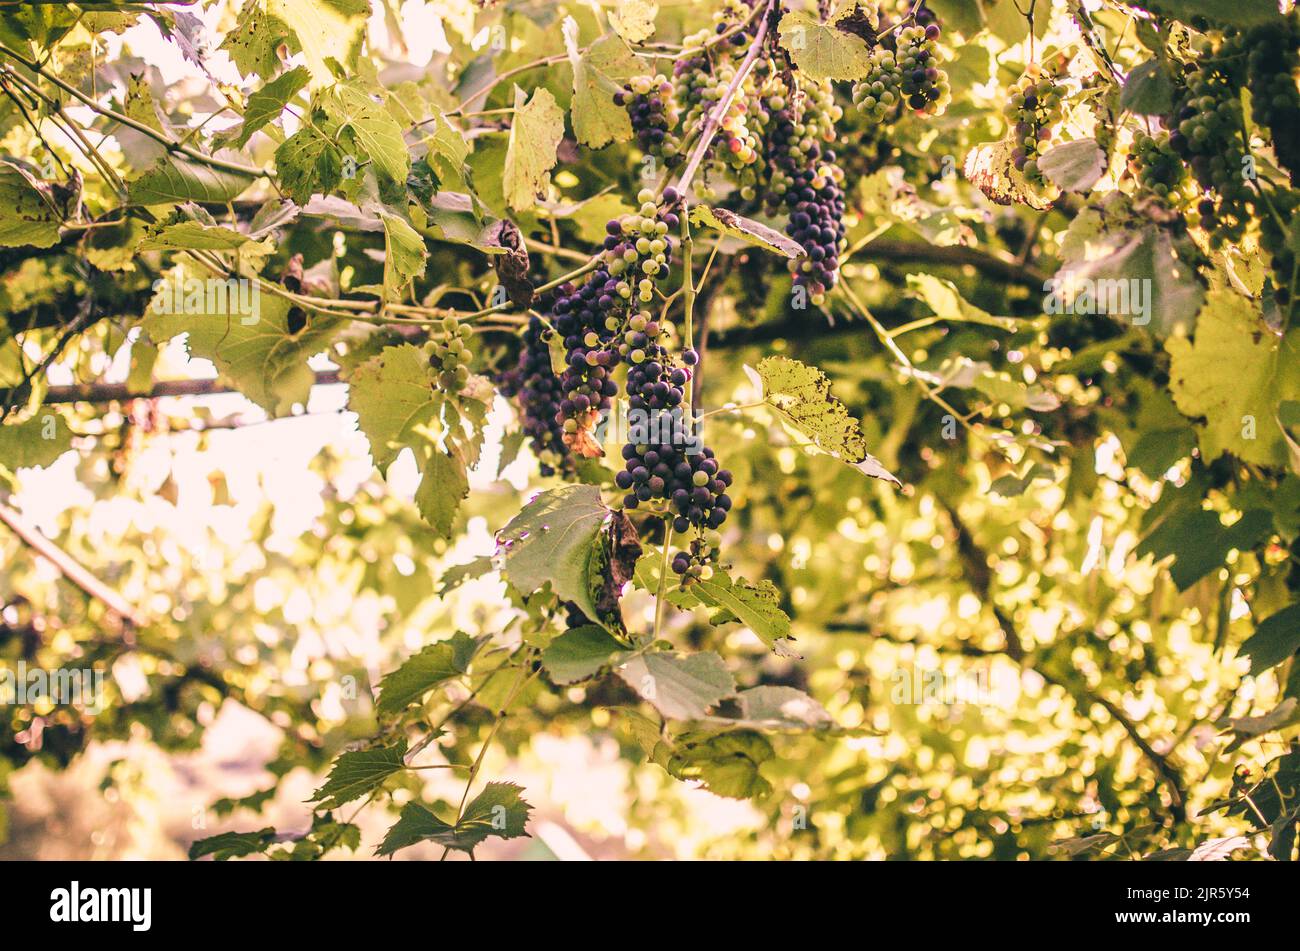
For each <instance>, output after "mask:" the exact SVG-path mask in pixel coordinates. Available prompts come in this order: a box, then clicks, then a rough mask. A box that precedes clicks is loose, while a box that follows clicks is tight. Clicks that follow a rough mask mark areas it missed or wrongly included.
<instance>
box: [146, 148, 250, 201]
mask: <svg viewBox="0 0 1300 951" xmlns="http://www.w3.org/2000/svg"><path fill="white" fill-rule="evenodd" d="M252 183H253V178H252V176H250V175H244V174H242V173H240V172H232V171H229V170H227V169H222V168H213V167H212V166H210V165H205V164H203V163H202V162H196V161H192V160H189V159H182V158H178V157H176V156H166V157H164V158H161V159H159V160H158V162H157V163H155V164H154V165H152V166H151V167H150V168H148V169H146V170H145V172H144V173H143V174H142V175H141V176H140V177H139V178H137V179H135V180H134V181H132V182H130V183H129V184H128V185H127V195H128V196H129V198H130V200H131V202H132V203H133V204H136V205H167V204H173V203H175V202H184V201H192V202H206V203H211V204H225V203H226V202H228V201H234V200H235V199H236V198H238V197H239V196H240V195H241V194H242V193H243V192H244V190H245V189H247V188H248V186H249V185H251V184H252Z"/></svg>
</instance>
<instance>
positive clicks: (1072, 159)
mask: <svg viewBox="0 0 1300 951" xmlns="http://www.w3.org/2000/svg"><path fill="white" fill-rule="evenodd" d="M1038 168H1039V169H1040V170H1041V171H1042V173H1043V174H1044V175H1045V176H1046V177H1047V180H1048V181H1049V182H1051V183H1052V184H1053V185H1055V186H1056V187H1057V188H1059V189H1061V190H1062V191H1067V192H1088V191H1091V190H1092V186H1094V185H1096V184H1097V182H1098V180H1099V179H1100V178H1101V176H1102V175H1103V174H1104V173H1105V171H1106V153H1105V152H1103V151H1102V148H1101V146H1100V145H1098V144H1097V140H1096V139H1092V138H1088V139H1075V140H1074V141H1073V142H1062V143H1061V144H1059V145H1054V146H1052V147H1051V148H1049V149H1048V150H1047V151H1046V152H1044V153H1043V154H1042V155H1041V156H1039V158H1038Z"/></svg>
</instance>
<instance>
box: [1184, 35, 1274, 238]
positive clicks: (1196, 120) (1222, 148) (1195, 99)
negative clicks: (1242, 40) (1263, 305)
mask: <svg viewBox="0 0 1300 951" xmlns="http://www.w3.org/2000/svg"><path fill="white" fill-rule="evenodd" d="M1220 53H1221V54H1223V55H1224V59H1225V60H1227V61H1228V62H1231V61H1232V60H1233V59H1235V58H1236V57H1235V56H1234V55H1233V52H1232V50H1231V49H1230V48H1226V47H1225V49H1223V50H1221V51H1220ZM1219 62H1220V60H1219V57H1217V56H1214V55H1211V54H1210V53H1208V52H1206V53H1205V54H1204V55H1203V56H1202V58H1201V59H1200V60H1199V61H1198V64H1197V65H1196V67H1194V68H1193V69H1192V71H1191V72H1190V73H1188V75H1187V76H1186V85H1185V87H1184V89H1183V94H1182V95H1181V97H1180V98H1179V100H1178V102H1177V104H1176V106H1175V111H1174V114H1173V116H1172V120H1171V122H1170V124H1169V125H1170V129H1171V131H1170V134H1169V145H1170V146H1171V147H1172V148H1173V150H1174V151H1175V152H1176V153H1177V154H1178V156H1179V157H1180V158H1182V159H1183V160H1184V161H1185V162H1187V163H1188V165H1189V166H1190V167H1191V170H1192V174H1193V175H1194V176H1195V178H1196V181H1197V183H1198V184H1200V186H1201V187H1202V188H1203V189H1205V190H1206V191H1207V192H1209V193H1211V194H1210V195H1209V196H1207V197H1205V198H1203V199H1202V200H1201V201H1200V203H1199V204H1198V206H1197V209H1196V211H1197V218H1196V219H1194V220H1193V223H1199V224H1200V226H1201V227H1202V228H1204V229H1205V230H1206V231H1207V232H1209V235H1210V246H1211V247H1213V248H1216V249H1217V248H1220V247H1222V246H1223V245H1224V244H1226V243H1229V242H1233V241H1238V240H1240V239H1241V237H1242V236H1243V235H1244V234H1245V232H1246V226H1247V224H1248V223H1249V221H1250V218H1251V214H1252V212H1253V210H1254V195H1253V194H1252V191H1251V186H1250V184H1249V169H1250V168H1251V167H1252V164H1253V160H1252V159H1251V158H1250V157H1249V154H1248V152H1247V151H1246V145H1245V140H1244V139H1243V137H1242V129H1243V128H1245V124H1244V123H1245V117H1244V114H1243V112H1242V108H1241V100H1240V98H1239V96H1238V92H1237V85H1236V83H1235V82H1234V81H1233V78H1232V75H1231V72H1230V69H1231V67H1229V68H1227V69H1225V68H1221V67H1220V65H1219ZM1216 199H1217V200H1216Z"/></svg>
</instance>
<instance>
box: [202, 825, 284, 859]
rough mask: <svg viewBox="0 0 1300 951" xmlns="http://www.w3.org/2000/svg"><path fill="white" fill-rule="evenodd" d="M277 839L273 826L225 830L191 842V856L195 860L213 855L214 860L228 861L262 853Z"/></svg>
mask: <svg viewBox="0 0 1300 951" xmlns="http://www.w3.org/2000/svg"><path fill="white" fill-rule="evenodd" d="M276 839H277V836H276V832H275V829H274V828H271V827H267V828H265V829H259V830H258V831H257V832H223V833H221V834H220V835H210V836H208V837H207V838H206V839H198V840H196V841H194V842H192V843H190V851H189V857H190V861H195V860H197V859H201V858H203V857H204V856H205V855H211V856H212V858H213V860H214V861H217V862H226V861H229V860H230V859H238V858H243V857H244V856H246V855H261V854H262V853H263V852H265V851H266V850H267V849H268V848H270V847H271V846H272V845H274V844H275V842H276Z"/></svg>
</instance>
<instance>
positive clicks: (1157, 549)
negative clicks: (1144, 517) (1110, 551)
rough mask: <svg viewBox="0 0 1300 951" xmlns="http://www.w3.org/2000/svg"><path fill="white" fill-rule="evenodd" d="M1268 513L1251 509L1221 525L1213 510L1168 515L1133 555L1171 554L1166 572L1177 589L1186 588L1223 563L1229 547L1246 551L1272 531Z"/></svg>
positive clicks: (1140, 556)
mask: <svg viewBox="0 0 1300 951" xmlns="http://www.w3.org/2000/svg"><path fill="white" fill-rule="evenodd" d="M1272 526H1273V518H1272V515H1271V514H1270V513H1269V512H1268V511H1266V510H1264V509H1251V510H1250V511H1249V512H1246V513H1245V514H1244V515H1242V517H1241V518H1240V519H1238V520H1237V521H1236V522H1234V523H1233V524H1232V525H1231V526H1229V527H1227V528H1225V527H1224V526H1223V523H1222V522H1220V521H1219V515H1218V513H1217V512H1211V511H1209V510H1208V509H1201V508H1194V509H1190V510H1187V511H1182V512H1177V513H1175V514H1172V515H1170V516H1169V517H1168V518H1167V519H1165V520H1164V521H1163V522H1161V523H1160V524H1159V525H1158V526H1157V527H1156V528H1155V530H1154V531H1152V532H1151V533H1150V534H1149V535H1148V536H1147V537H1146V538H1144V539H1143V540H1142V543H1141V544H1140V545H1138V547H1137V556H1138V557H1139V558H1142V557H1144V556H1146V555H1154V556H1155V559H1156V560H1157V561H1160V560H1161V559H1163V558H1166V557H1168V556H1169V555H1173V556H1174V563H1173V566H1172V567H1171V568H1170V569H1169V575H1170V577H1171V578H1173V580H1174V584H1175V585H1177V586H1178V590H1179V591H1186V590H1187V589H1188V588H1190V587H1191V586H1192V585H1194V584H1195V583H1196V582H1198V581H1200V580H1201V579H1202V578H1204V577H1205V576H1206V575H1208V574H1209V573H1210V572H1211V571H1215V570H1217V569H1219V568H1221V567H1223V564H1224V562H1226V561H1227V559H1228V553H1229V552H1230V551H1232V550H1233V549H1237V550H1239V551H1247V550H1249V549H1251V548H1253V547H1255V546H1256V545H1258V544H1260V543H1261V542H1262V541H1264V540H1265V539H1266V538H1267V537H1268V536H1269V534H1270V533H1271V531H1272Z"/></svg>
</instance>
